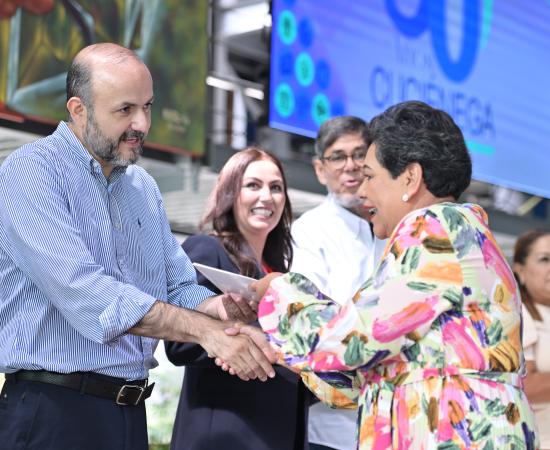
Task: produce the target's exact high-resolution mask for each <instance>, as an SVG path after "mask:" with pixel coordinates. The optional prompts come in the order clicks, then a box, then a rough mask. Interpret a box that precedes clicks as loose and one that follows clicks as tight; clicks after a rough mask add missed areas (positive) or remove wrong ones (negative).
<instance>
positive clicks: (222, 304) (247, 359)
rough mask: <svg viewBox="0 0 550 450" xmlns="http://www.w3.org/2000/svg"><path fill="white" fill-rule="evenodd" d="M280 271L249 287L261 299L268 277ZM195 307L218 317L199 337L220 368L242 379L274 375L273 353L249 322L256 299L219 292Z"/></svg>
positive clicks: (255, 315) (272, 276)
mask: <svg viewBox="0 0 550 450" xmlns="http://www.w3.org/2000/svg"><path fill="white" fill-rule="evenodd" d="M279 275H281V274H280V273H271V274H269V275H266V276H265V277H264V278H262V279H260V280H258V281H255V282H253V283H252V284H251V285H250V289H251V290H252V291H254V292H255V293H256V295H255V297H257V298H259V299H261V298H262V297H263V296H264V294H265V291H266V290H267V288H268V287H269V284H270V283H271V280H273V279H274V278H276V277H277V276H279ZM197 311H200V312H202V313H205V314H207V315H209V316H211V317H214V318H217V319H221V321H220V320H218V321H215V326H213V327H211V328H210V329H209V330H208V333H205V335H204V336H202V337H201V342H199V343H200V345H201V346H202V347H203V348H204V349H205V350H206V351H207V353H208V355H209V356H210V357H211V358H215V361H216V364H217V365H218V366H220V367H221V368H222V370H225V371H228V372H229V373H230V374H232V375H237V376H238V377H239V378H240V379H242V380H245V381H247V380H251V379H259V380H261V381H266V380H267V379H268V378H273V377H274V376H275V371H274V370H273V367H272V364H274V363H275V362H277V355H276V354H275V351H274V350H273V349H272V348H271V346H270V344H269V342H268V341H267V339H266V336H265V334H264V332H263V331H262V329H261V328H259V327H258V326H254V325H250V324H251V323H252V322H255V321H256V320H257V313H258V302H257V301H255V300H246V299H245V298H244V297H243V296H242V295H240V294H233V293H228V294H222V295H219V296H217V297H212V298H210V299H208V300H206V301H204V302H203V303H201V305H199V307H198V308H197Z"/></svg>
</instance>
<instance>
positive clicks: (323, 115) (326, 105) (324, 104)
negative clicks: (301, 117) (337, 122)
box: [311, 94, 330, 125]
mask: <svg viewBox="0 0 550 450" xmlns="http://www.w3.org/2000/svg"><path fill="white" fill-rule="evenodd" d="M311 115H312V116H313V120H314V121H315V123H316V124H317V125H321V124H322V123H323V122H324V121H325V120H327V119H328V118H329V117H330V102H329V100H328V98H327V96H326V95H325V94H317V95H316V96H315V97H313V102H312V104H311Z"/></svg>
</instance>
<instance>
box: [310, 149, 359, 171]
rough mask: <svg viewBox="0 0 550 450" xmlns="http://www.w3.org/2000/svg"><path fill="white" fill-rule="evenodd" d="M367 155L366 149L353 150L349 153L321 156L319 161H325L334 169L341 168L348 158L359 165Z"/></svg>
mask: <svg viewBox="0 0 550 450" xmlns="http://www.w3.org/2000/svg"><path fill="white" fill-rule="evenodd" d="M365 156H367V151H366V150H355V151H354V152H353V153H352V154H351V155H346V154H345V153H339V152H338V153H333V154H332V155H330V156H323V157H321V158H319V159H320V160H321V161H326V163H327V164H328V165H329V166H330V167H331V168H332V169H335V170H338V169H342V168H344V166H345V165H346V162H347V161H348V158H351V160H352V161H353V162H354V164H356V165H360V164H361V163H362V162H363V160H364V159H365Z"/></svg>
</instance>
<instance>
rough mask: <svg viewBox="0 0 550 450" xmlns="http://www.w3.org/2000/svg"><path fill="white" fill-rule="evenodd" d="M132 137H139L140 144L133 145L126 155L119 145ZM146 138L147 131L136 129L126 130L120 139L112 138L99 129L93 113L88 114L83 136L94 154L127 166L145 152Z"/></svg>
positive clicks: (105, 160)
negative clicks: (130, 152)
mask: <svg viewBox="0 0 550 450" xmlns="http://www.w3.org/2000/svg"><path fill="white" fill-rule="evenodd" d="M132 138H138V139H139V141H140V143H139V146H136V147H133V149H132V154H131V155H130V156H128V157H124V156H122V155H121V153H120V151H119V150H118V146H119V144H120V143H121V142H122V141H123V140H124V139H132ZM144 139H145V133H143V132H141V131H135V130H129V131H125V132H124V133H123V134H122V135H121V136H120V137H119V138H118V140H114V139H110V138H109V137H107V136H105V135H104V134H103V133H102V132H101V130H100V129H99V126H98V125H97V122H96V121H95V118H94V115H93V113H92V114H90V115H89V116H88V122H87V124H86V130H85V131H84V136H83V140H84V145H85V146H86V147H87V148H89V149H90V150H91V151H92V152H94V154H95V155H96V156H97V157H99V158H101V159H102V160H103V161H104V162H106V163H109V164H110V165H112V166H115V167H127V166H129V165H130V164H134V163H135V162H136V161H137V160H138V159H139V157H140V156H141V154H142V153H143V141H144Z"/></svg>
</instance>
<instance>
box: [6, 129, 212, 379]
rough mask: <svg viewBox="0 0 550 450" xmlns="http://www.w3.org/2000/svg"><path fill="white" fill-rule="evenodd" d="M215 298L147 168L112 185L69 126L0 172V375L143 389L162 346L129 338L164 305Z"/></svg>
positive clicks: (123, 173) (122, 172)
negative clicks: (43, 373) (87, 379)
mask: <svg viewBox="0 0 550 450" xmlns="http://www.w3.org/2000/svg"><path fill="white" fill-rule="evenodd" d="M212 295H213V294H212V292H210V291H209V290H208V289H206V288H204V287H202V286H199V285H197V283H196V278H195V270H194V268H193V266H192V265H191V263H190V261H189V259H188V258H187V255H186V254H185V253H184V251H183V250H182V249H181V247H180V245H179V244H178V243H177V241H176V240H175V238H174V237H173V235H172V233H171V231H170V227H169V224H168V220H167V218H166V214H165V211H164V207H163V202H162V198H161V194H160V191H159V189H158V187H157V185H156V183H155V181H154V180H153V178H152V177H151V176H150V175H148V174H147V172H145V170H143V169H142V168H140V167H138V166H135V165H133V166H130V167H128V168H127V169H125V168H115V170H114V171H113V172H112V173H111V176H110V177H109V179H108V180H107V179H106V178H105V177H104V175H103V172H102V171H101V166H100V165H99V163H98V162H97V161H96V160H95V159H94V158H93V157H92V156H91V154H90V153H89V152H88V151H87V150H86V148H85V147H84V146H83V145H82V144H81V142H80V141H79V140H78V138H77V137H76V136H75V135H74V134H73V132H72V131H71V130H70V128H69V127H68V126H67V124H66V123H65V122H61V123H60V124H59V126H58V127H57V130H56V131H55V132H54V133H53V134H52V135H50V136H47V137H45V138H43V139H40V140H38V141H36V142H34V143H31V144H27V145H24V146H23V147H21V148H20V149H18V150H17V151H15V152H14V153H12V154H11V155H10V156H9V157H8V158H7V159H6V161H5V162H4V164H3V165H2V167H1V168H0V372H14V371H16V370H19V369H28V370H38V369H44V370H50V371H55V372H62V373H67V372H74V371H92V372H96V373H101V374H104V375H111V376H115V377H120V378H125V379H137V378H145V377H147V376H148V370H149V369H150V368H152V367H154V366H156V364H157V363H156V361H155V359H154V357H153V352H154V350H155V347H156V345H157V340H156V339H150V338H143V337H139V336H135V335H130V334H126V331H127V330H128V329H129V328H131V327H132V326H134V325H135V324H136V323H137V322H139V321H140V320H141V319H142V317H143V316H144V315H145V314H146V313H147V312H148V311H149V309H150V308H151V306H152V305H153V303H154V302H155V301H156V300H157V299H159V300H162V301H166V302H168V303H171V304H173V305H177V306H183V307H187V308H195V307H196V306H197V305H198V304H199V303H200V302H201V301H202V300H204V299H205V298H207V297H210V296H212Z"/></svg>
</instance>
